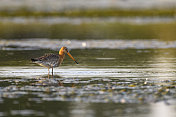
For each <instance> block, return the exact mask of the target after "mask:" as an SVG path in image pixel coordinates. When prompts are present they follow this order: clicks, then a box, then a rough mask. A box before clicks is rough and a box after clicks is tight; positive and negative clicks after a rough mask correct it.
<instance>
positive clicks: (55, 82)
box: [33, 75, 76, 87]
mask: <svg viewBox="0 0 176 117" xmlns="http://www.w3.org/2000/svg"><path fill="white" fill-rule="evenodd" d="M35 79H37V82H35V83H33V85H37V86H64V87H76V84H75V83H63V82H64V78H63V77H61V76H59V75H54V77H53V78H48V75H43V76H38V77H37V78H35Z"/></svg>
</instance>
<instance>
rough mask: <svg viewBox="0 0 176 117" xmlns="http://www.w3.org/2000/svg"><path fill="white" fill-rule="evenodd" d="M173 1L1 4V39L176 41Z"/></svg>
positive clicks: (9, 0) (21, 0) (19, 0)
mask: <svg viewBox="0 0 176 117" xmlns="http://www.w3.org/2000/svg"><path fill="white" fill-rule="evenodd" d="M175 15H176V1H175V0H74V1H73V0H1V1H0V38H1V39H26V38H49V39H81V40H83V39H162V40H166V41H168V40H175V36H174V35H175V32H176V28H175V27H176V22H175V20H176V18H175Z"/></svg>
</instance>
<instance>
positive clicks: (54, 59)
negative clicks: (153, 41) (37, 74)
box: [31, 47, 78, 77]
mask: <svg viewBox="0 0 176 117" xmlns="http://www.w3.org/2000/svg"><path fill="white" fill-rule="evenodd" d="M65 54H68V55H69V56H70V58H72V59H73V60H74V61H75V62H76V60H75V59H74V58H73V57H72V55H71V54H70V53H69V51H68V49H67V47H62V48H61V49H60V51H59V54H53V53H48V54H45V55H44V56H41V57H38V58H32V59H31V60H32V62H34V63H37V64H38V65H40V66H43V67H46V68H48V77H49V69H50V68H52V76H53V68H54V67H59V65H60V64H61V63H62V62H63V60H64V58H65ZM76 63H77V64H78V62H76Z"/></svg>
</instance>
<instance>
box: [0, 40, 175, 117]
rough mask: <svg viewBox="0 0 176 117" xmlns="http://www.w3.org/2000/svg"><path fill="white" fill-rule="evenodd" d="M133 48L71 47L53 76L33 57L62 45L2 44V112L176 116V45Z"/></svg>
mask: <svg viewBox="0 0 176 117" xmlns="http://www.w3.org/2000/svg"><path fill="white" fill-rule="evenodd" d="M28 41H29V40H28ZM17 42H18V41H17ZM51 42H52V41H51ZM23 43H24V41H22V42H21V41H19V42H18V44H23ZM87 43H88V42H87ZM106 43H107V44H108V42H106ZM124 43H126V41H125V42H124ZM127 43H128V42H127ZM134 44H135V43H134ZM51 45H52V43H51ZM132 45H133V43H132ZM139 45H141V44H139ZM51 47H53V46H51ZM130 47H131V46H130ZM130 47H126V48H123V49H121V48H120V49H108V48H106V49H103V48H99V49H95V48H94V49H88V48H84V49H83V48H82V49H76V48H75V49H70V53H71V54H72V55H73V56H74V57H75V59H77V61H78V62H79V64H78V65H77V64H75V63H74V61H72V60H71V59H70V58H69V56H66V58H65V60H64V63H63V64H62V65H61V66H60V67H58V68H55V69H54V77H50V79H48V78H47V69H45V68H42V67H39V66H37V65H35V64H33V63H31V62H30V58H33V57H36V56H40V55H43V54H44V53H58V49H59V48H58V49H56V50H52V49H39V48H37V47H36V48H34V47H32V48H31V47H30V46H26V47H17V46H14V45H13V46H4V47H2V48H1V51H0V60H1V61H0V77H1V78H0V116H53V117H56V116H67V117H68V116H70V117H71V116H77V117H81V116H86V117H94V116H96V117H103V116H108V117H110V116H111V117H114V116H120V117H126V116H137V117H148V116H151V117H156V116H162V117H165V116H168V117H175V115H176V113H175V108H176V106H175V105H176V100H175V99H176V90H175V86H176V78H175V77H176V64H175V63H176V59H175V58H176V54H175V51H176V49H175V48H142V49H137V48H130ZM161 110H162V111H161Z"/></svg>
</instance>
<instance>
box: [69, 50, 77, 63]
mask: <svg viewBox="0 0 176 117" xmlns="http://www.w3.org/2000/svg"><path fill="white" fill-rule="evenodd" d="M67 54H68V56H70V58H71V59H73V60H74V61H75V63H77V64H78V62H76V60H75V59H74V58H73V57H72V55H71V54H70V53H69V52H67Z"/></svg>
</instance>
